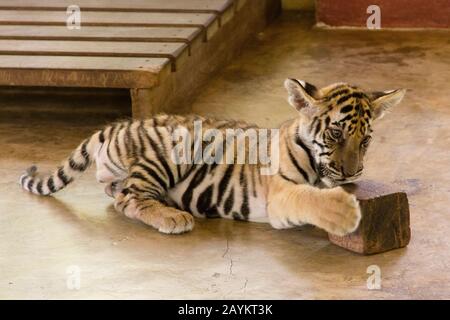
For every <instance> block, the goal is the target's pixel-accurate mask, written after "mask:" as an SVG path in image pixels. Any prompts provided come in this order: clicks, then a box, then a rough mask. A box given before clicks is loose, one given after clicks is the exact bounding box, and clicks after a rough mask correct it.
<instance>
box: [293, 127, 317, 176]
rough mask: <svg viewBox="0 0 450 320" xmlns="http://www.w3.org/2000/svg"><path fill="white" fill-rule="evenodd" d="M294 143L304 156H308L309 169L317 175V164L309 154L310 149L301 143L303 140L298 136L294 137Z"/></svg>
mask: <svg viewBox="0 0 450 320" xmlns="http://www.w3.org/2000/svg"><path fill="white" fill-rule="evenodd" d="M295 143H296V144H297V145H298V146H299V147H300V148H302V149H303V151H305V153H306V155H307V156H308V160H309V166H310V167H311V169H313V170H314V172H316V173H317V164H316V162H315V161H314V157H313V156H312V154H311V149H309V148H308V147H307V146H306V144H305V143H304V142H303V140H302V139H301V138H300V136H299V135H297V136H296V138H295Z"/></svg>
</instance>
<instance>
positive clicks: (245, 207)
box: [239, 165, 250, 220]
mask: <svg viewBox="0 0 450 320" xmlns="http://www.w3.org/2000/svg"><path fill="white" fill-rule="evenodd" d="M239 182H240V184H241V186H242V197H243V198H242V204H241V214H242V215H243V216H244V219H246V220H247V219H248V215H249V214H250V208H249V204H248V190H247V189H248V187H247V179H246V176H245V165H243V166H242V168H241V174H240V177H239Z"/></svg>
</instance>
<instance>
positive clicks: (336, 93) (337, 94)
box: [327, 89, 350, 100]
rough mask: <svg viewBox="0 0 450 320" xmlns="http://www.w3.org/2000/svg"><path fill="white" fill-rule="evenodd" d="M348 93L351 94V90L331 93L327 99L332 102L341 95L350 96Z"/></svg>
mask: <svg viewBox="0 0 450 320" xmlns="http://www.w3.org/2000/svg"><path fill="white" fill-rule="evenodd" d="M348 93H350V90H349V89H341V90H338V91H336V92H333V93H331V94H330V95H329V96H328V97H327V99H328V100H331V99H334V98H336V97H337V96H340V95H343V94H348Z"/></svg>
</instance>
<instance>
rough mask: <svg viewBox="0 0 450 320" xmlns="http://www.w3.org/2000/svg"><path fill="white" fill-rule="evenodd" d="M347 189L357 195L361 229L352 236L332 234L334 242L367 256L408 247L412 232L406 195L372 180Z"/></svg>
mask: <svg viewBox="0 0 450 320" xmlns="http://www.w3.org/2000/svg"><path fill="white" fill-rule="evenodd" d="M344 188H345V189H346V190H347V191H348V192H351V193H353V194H355V195H356V197H357V199H358V200H359V203H360V206H361V215H362V218H361V222H360V225H359V227H358V229H357V230H356V231H355V232H353V233H351V234H349V235H346V236H343V237H339V236H335V235H331V234H329V235H328V237H329V239H330V241H331V242H332V243H334V244H336V245H338V246H340V247H343V248H345V249H348V250H350V251H353V252H357V253H360V254H364V255H369V254H375V253H381V252H385V251H388V250H392V249H397V248H402V247H405V246H407V245H408V243H409V240H410V238H411V230H410V226H409V205H408V198H407V196H406V193H405V192H395V191H393V190H392V188H390V187H389V186H386V185H383V184H381V183H377V182H373V181H361V182H358V183H356V184H349V185H345V186H344Z"/></svg>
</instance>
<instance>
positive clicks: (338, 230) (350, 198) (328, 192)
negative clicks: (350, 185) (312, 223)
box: [320, 187, 361, 236]
mask: <svg viewBox="0 0 450 320" xmlns="http://www.w3.org/2000/svg"><path fill="white" fill-rule="evenodd" d="M323 192H324V199H323V208H322V209H323V210H322V213H321V217H320V218H321V224H322V226H321V227H322V228H323V229H325V230H326V231H327V232H329V233H331V234H334V235H337V236H344V235H346V234H348V233H351V232H353V231H355V230H356V228H358V225H359V222H360V220H361V210H360V207H359V203H358V200H356V197H355V196H354V195H352V194H349V193H347V192H345V191H344V189H343V188H342V187H337V188H332V189H324V190H323Z"/></svg>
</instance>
